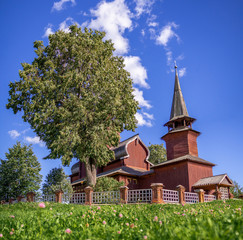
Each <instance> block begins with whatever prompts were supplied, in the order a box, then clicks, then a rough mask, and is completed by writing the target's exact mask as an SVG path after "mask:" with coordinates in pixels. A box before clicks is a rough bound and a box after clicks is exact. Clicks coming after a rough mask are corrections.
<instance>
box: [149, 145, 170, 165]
mask: <svg viewBox="0 0 243 240" xmlns="http://www.w3.org/2000/svg"><path fill="white" fill-rule="evenodd" d="M148 148H149V151H150V156H149V161H150V162H151V163H153V164H155V165H156V164H159V163H162V162H164V161H166V160H167V156H166V149H165V147H164V144H163V143H161V144H151V145H150V146H149V147H148Z"/></svg>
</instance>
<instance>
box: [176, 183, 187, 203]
mask: <svg viewBox="0 0 243 240" xmlns="http://www.w3.org/2000/svg"><path fill="white" fill-rule="evenodd" d="M185 190H186V189H185V187H184V186H182V185H178V186H176V191H178V195H179V203H180V204H185V203H186V201H185Z"/></svg>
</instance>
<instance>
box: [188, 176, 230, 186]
mask: <svg viewBox="0 0 243 240" xmlns="http://www.w3.org/2000/svg"><path fill="white" fill-rule="evenodd" d="M208 185H226V186H229V187H232V186H234V184H233V182H232V180H231V179H230V178H229V177H228V176H227V174H226V173H225V174H220V175H216V176H212V177H206V178H201V179H200V180H198V181H197V182H196V183H194V184H193V187H203V186H208Z"/></svg>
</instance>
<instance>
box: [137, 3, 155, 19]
mask: <svg viewBox="0 0 243 240" xmlns="http://www.w3.org/2000/svg"><path fill="white" fill-rule="evenodd" d="M134 2H135V3H136V7H135V11H136V13H137V14H136V16H137V17H140V15H141V14H143V13H150V12H151V7H152V5H153V4H154V2H155V1H154V0H134Z"/></svg>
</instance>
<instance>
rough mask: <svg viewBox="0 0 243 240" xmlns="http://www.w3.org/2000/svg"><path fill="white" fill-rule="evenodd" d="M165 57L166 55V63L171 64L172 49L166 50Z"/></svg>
mask: <svg viewBox="0 0 243 240" xmlns="http://www.w3.org/2000/svg"><path fill="white" fill-rule="evenodd" d="M165 54H166V57H167V65H168V66H170V65H171V64H172V60H173V59H172V51H170V50H167V51H166V53H165Z"/></svg>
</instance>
